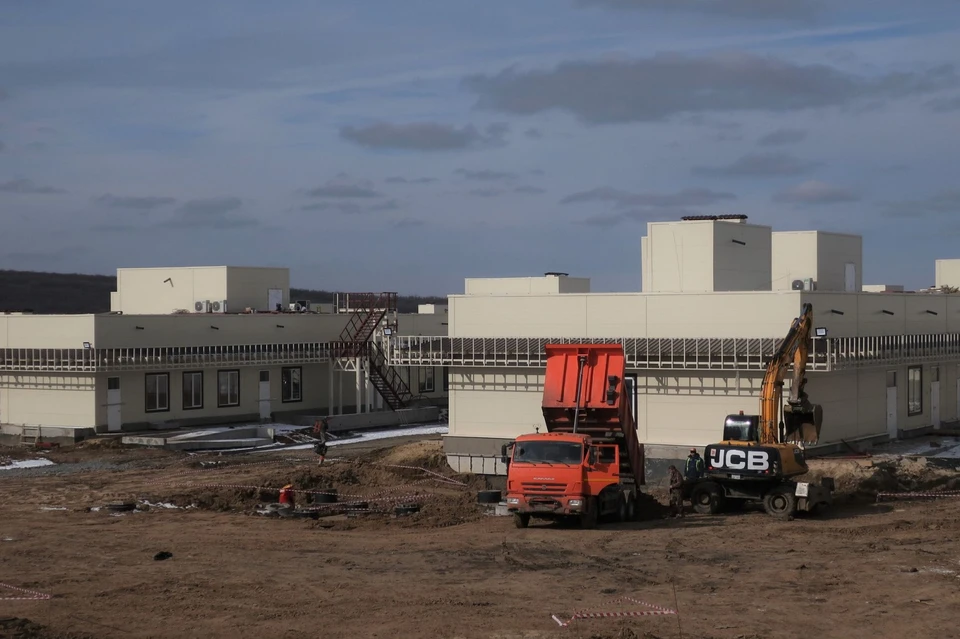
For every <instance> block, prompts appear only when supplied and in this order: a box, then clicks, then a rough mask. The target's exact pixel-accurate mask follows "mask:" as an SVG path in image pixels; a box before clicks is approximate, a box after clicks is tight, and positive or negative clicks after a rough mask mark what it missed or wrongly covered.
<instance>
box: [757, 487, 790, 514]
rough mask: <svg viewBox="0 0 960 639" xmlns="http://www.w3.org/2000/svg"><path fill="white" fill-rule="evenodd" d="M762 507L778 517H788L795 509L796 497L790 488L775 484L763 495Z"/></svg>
mask: <svg viewBox="0 0 960 639" xmlns="http://www.w3.org/2000/svg"><path fill="white" fill-rule="evenodd" d="M763 509H764V510H766V511H767V514H768V515H771V516H773V517H777V518H778V519H789V518H791V517H793V515H794V513H795V512H796V510H797V498H796V497H795V496H794V494H793V491H792V490H790V488H788V487H784V486H777V487H776V488H774V489H773V490H771V491H770V492H768V493H767V494H766V495H764V496H763Z"/></svg>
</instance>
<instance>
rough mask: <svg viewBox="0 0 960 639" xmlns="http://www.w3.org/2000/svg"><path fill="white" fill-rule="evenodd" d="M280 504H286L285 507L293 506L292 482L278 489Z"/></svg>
mask: <svg viewBox="0 0 960 639" xmlns="http://www.w3.org/2000/svg"><path fill="white" fill-rule="evenodd" d="M280 504H281V505H283V506H286V507H287V508H293V507H294V506H295V503H294V499H293V484H287V485H286V486H284V487H283V488H281V489H280Z"/></svg>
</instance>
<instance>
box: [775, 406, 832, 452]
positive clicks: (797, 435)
mask: <svg viewBox="0 0 960 639" xmlns="http://www.w3.org/2000/svg"><path fill="white" fill-rule="evenodd" d="M822 425H823V407H822V406H820V405H819V404H807V405H806V406H792V405H790V404H785V405H784V407H783V429H784V441H786V442H789V443H793V444H798V443H804V444H816V443H817V442H818V441H820V427H821V426H822Z"/></svg>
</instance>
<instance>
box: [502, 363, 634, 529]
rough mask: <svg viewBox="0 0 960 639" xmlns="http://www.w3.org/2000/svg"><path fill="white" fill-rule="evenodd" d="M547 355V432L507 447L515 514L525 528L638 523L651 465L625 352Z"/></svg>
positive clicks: (510, 496) (510, 500)
mask: <svg viewBox="0 0 960 639" xmlns="http://www.w3.org/2000/svg"><path fill="white" fill-rule="evenodd" d="M546 352H547V372H546V375H545V378H544V391H543V406H542V408H543V415H544V423H545V425H546V428H547V432H546V433H540V432H536V433H530V434H525V435H521V436H519V437H517V438H516V440H514V441H513V442H510V443H509V444H506V445H504V447H503V451H502V455H503V461H504V462H505V463H506V464H507V496H506V499H507V509H508V510H509V511H510V512H512V513H513V514H514V519H515V521H516V524H517V526H518V527H520V528H525V527H526V526H527V525H528V524H529V522H530V518H531V517H537V518H542V519H554V520H556V519H577V520H579V521H580V524H581V525H583V526H585V527H592V526H594V525H596V523H597V521H598V520H599V518H600V517H602V516H606V515H612V516H615V517H616V518H617V519H619V520H623V521H626V520H631V519H633V518H634V517H635V513H636V505H637V497H638V490H639V485H642V484H643V464H644V459H643V446H642V445H641V444H640V443H639V442H638V441H637V437H636V425H635V422H634V421H633V415H632V413H631V411H630V402H629V401H628V398H627V397H626V396H625V394H624V390H625V384H624V381H623V374H624V365H625V359H624V356H623V349H622V348H621V347H620V346H617V345H609V344H562V345H548V346H547V347H546ZM538 431H539V429H538Z"/></svg>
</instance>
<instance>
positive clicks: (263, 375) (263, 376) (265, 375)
mask: <svg viewBox="0 0 960 639" xmlns="http://www.w3.org/2000/svg"><path fill="white" fill-rule="evenodd" d="M269 381H270V371H260V383H261V384H262V383H263V382H269Z"/></svg>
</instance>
